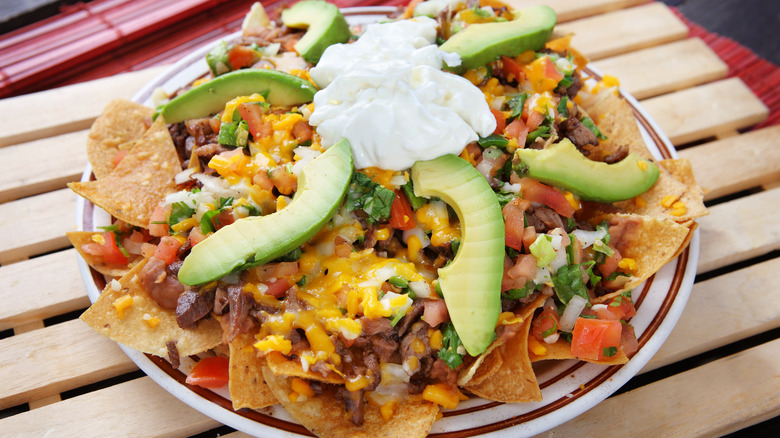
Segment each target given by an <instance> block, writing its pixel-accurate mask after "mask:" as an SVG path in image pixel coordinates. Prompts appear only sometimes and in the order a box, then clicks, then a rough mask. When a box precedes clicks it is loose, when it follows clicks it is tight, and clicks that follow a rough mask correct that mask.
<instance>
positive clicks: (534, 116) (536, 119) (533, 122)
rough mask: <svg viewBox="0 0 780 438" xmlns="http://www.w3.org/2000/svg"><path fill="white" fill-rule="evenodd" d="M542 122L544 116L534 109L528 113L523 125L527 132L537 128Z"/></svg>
mask: <svg viewBox="0 0 780 438" xmlns="http://www.w3.org/2000/svg"><path fill="white" fill-rule="evenodd" d="M542 122H544V114H542V113H540V112H539V111H536V110H535V109H532V110H529V111H528V119H527V120H526V121H525V124H526V125H527V126H528V131H529V132H531V131H533V130H534V129H536V128H538V127H539V125H541V124H542Z"/></svg>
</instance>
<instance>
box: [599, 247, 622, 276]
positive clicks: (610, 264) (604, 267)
mask: <svg viewBox="0 0 780 438" xmlns="http://www.w3.org/2000/svg"><path fill="white" fill-rule="evenodd" d="M613 249H614V248H613ZM622 259H623V257H621V256H620V252H618V251H617V250H615V252H614V253H613V254H612V255H611V256H609V257H607V258H606V259H605V260H604V263H602V264H600V265H596V267H598V268H599V272H601V275H603V276H604V277H609V276H610V275H612V273H614V272H615V271H617V268H618V263H620V260H622Z"/></svg>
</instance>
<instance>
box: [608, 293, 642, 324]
mask: <svg viewBox="0 0 780 438" xmlns="http://www.w3.org/2000/svg"><path fill="white" fill-rule="evenodd" d="M607 311H608V312H609V313H611V314H612V316H613V319H627V318H631V317H632V316H635V315H636V309H635V308H634V303H633V302H632V301H631V298H629V297H624V296H622V295H618V296H616V297H615V298H613V299H612V301H610V302H609V303H608V304H607Z"/></svg>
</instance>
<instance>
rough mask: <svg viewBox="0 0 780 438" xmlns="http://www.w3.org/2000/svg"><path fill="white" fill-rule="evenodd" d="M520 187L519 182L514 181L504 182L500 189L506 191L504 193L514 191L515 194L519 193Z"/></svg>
mask: <svg viewBox="0 0 780 438" xmlns="http://www.w3.org/2000/svg"><path fill="white" fill-rule="evenodd" d="M521 188H522V187H521V186H520V184H519V183H516V184H509V183H504V185H503V186H502V187H501V191H502V192H506V193H514V194H515V195H519V194H520V189H521Z"/></svg>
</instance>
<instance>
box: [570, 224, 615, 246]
mask: <svg viewBox="0 0 780 438" xmlns="http://www.w3.org/2000/svg"><path fill="white" fill-rule="evenodd" d="M572 234H574V237H576V238H577V240H579V241H580V243H581V244H582V247H583V248H587V247H589V246H591V245H593V243H594V242H595V241H597V240H601V239H603V238H604V236H606V235H607V230H606V228H599V229H598V230H596V231H585V230H574V231H572Z"/></svg>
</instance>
